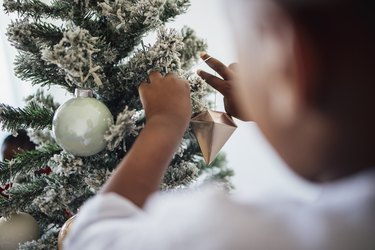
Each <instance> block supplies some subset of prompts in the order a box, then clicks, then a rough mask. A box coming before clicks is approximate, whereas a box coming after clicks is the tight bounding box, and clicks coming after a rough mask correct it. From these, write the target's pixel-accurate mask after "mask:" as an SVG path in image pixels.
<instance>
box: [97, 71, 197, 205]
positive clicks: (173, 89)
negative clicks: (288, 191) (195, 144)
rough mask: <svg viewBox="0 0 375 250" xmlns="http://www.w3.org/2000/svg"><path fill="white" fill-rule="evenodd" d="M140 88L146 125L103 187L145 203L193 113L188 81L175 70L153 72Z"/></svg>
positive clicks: (155, 189)
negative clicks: (175, 72) (170, 72)
mask: <svg viewBox="0 0 375 250" xmlns="http://www.w3.org/2000/svg"><path fill="white" fill-rule="evenodd" d="M149 78H150V83H142V84H141V86H140V89H139V92H140V96H141V101H142V104H143V106H144V109H145V113H146V125H145V127H144V129H143V130H142V132H141V133H140V135H139V136H138V138H137V140H136V142H135V143H134V145H133V146H132V148H131V150H130V151H129V152H128V153H127V155H126V157H125V158H124V159H123V160H122V162H121V163H120V164H119V166H118V167H117V170H116V171H115V173H114V174H113V175H112V177H111V178H110V179H109V180H108V182H107V184H106V185H105V187H104V188H103V192H104V193H108V192H114V193H117V194H119V195H122V196H123V197H125V198H127V199H128V200H130V201H131V202H133V203H134V204H136V205H137V206H139V207H142V206H143V205H144V203H145V201H146V199H147V198H148V196H149V195H150V194H152V193H153V192H155V191H157V190H159V187H160V183H161V180H162V177H163V175H164V172H165V170H166V168H167V167H168V165H169V163H170V161H171V159H172V157H173V155H174V153H175V151H176V149H177V147H178V145H179V143H180V141H181V139H182V136H183V134H184V132H185V130H186V128H187V127H188V124H189V121H190V117H191V104H190V90H189V86H188V83H187V82H186V81H184V80H181V79H179V78H177V76H175V75H173V74H169V75H167V76H166V77H162V76H161V75H160V73H157V72H153V73H151V74H150V77H149Z"/></svg>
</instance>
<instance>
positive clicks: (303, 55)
mask: <svg viewBox="0 0 375 250" xmlns="http://www.w3.org/2000/svg"><path fill="white" fill-rule="evenodd" d="M284 21H285V22H284V25H285V27H286V28H283V29H279V30H278V31H277V33H275V39H276V41H277V43H279V45H278V47H279V49H280V50H282V52H281V55H282V57H281V58H280V62H279V64H280V65H279V66H278V72H277V73H276V74H275V75H274V76H273V78H274V79H272V80H271V81H269V83H270V84H269V88H270V89H269V109H270V112H271V117H274V119H275V122H278V123H281V125H284V126H290V125H292V124H294V122H295V121H296V120H297V119H299V118H300V117H301V116H302V115H304V113H305V112H306V111H307V110H308V108H309V107H310V105H312V103H311V100H310V96H311V93H310V92H311V90H312V87H313V86H311V83H312V82H313V81H312V80H313V79H312V78H313V72H314V58H313V54H314V53H313V49H312V46H311V44H310V43H309V39H308V38H307V36H306V35H305V33H304V32H303V30H302V29H300V28H299V27H298V25H296V24H295V23H293V21H292V20H291V19H288V18H286V19H285V20H284Z"/></svg>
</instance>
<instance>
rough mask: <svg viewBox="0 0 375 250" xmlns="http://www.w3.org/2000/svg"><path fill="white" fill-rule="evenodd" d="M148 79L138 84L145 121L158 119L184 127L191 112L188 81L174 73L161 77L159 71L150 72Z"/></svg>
mask: <svg viewBox="0 0 375 250" xmlns="http://www.w3.org/2000/svg"><path fill="white" fill-rule="evenodd" d="M149 80H150V83H141V85H140V86H139V94H140V97H141V102H142V105H143V107H144V109H145V114H146V120H147V122H151V121H153V120H158V121H159V122H160V121H161V122H165V123H166V124H167V123H169V125H173V126H176V127H177V128H181V129H186V128H187V126H188V124H189V121H190V118H191V112H192V111H191V102H190V88H189V83H188V82H187V81H185V80H182V79H180V78H178V77H177V76H176V75H175V74H168V75H166V76H165V77H163V76H162V75H161V74H160V73H159V72H152V73H151V74H150V75H149Z"/></svg>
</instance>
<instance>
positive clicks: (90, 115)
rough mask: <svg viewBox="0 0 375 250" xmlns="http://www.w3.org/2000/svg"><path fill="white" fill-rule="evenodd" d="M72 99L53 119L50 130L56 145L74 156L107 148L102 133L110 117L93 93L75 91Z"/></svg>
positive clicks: (89, 91)
mask: <svg viewBox="0 0 375 250" xmlns="http://www.w3.org/2000/svg"><path fill="white" fill-rule="evenodd" d="M75 95H76V97H75V98H72V99H70V100H68V101H67V102H65V103H64V104H63V105H61V106H60V107H59V108H58V109H57V110H56V112H55V115H54V117H53V124H52V130H53V133H54V135H55V139H56V142H57V144H59V146H60V147H62V148H63V149H64V150H65V151H67V152H69V153H71V154H73V155H76V156H90V155H94V154H97V153H99V152H100V151H102V150H103V149H104V148H105V147H106V145H107V144H106V141H105V140H104V134H105V132H106V131H107V130H108V129H109V127H110V126H111V125H112V124H113V116H112V114H111V112H110V111H109V109H108V108H107V107H106V106H105V105H104V104H103V103H102V102H100V101H98V100H96V99H95V98H92V91H91V90H87V89H76V91H75Z"/></svg>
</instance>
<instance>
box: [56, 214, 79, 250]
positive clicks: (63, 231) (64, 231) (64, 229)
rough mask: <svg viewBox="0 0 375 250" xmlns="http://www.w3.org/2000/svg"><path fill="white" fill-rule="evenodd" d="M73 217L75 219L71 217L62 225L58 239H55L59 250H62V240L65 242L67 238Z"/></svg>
mask: <svg viewBox="0 0 375 250" xmlns="http://www.w3.org/2000/svg"><path fill="white" fill-rule="evenodd" d="M75 217H76V216H75V215H74V216H73V217H70V218H69V219H68V220H67V221H66V222H65V223H64V225H63V226H62V228H61V230H60V232H59V237H58V239H57V242H58V247H59V250H62V249H63V243H64V240H65V238H66V236H68V234H69V232H70V230H71V229H72V226H73V222H74V219H75Z"/></svg>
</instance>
